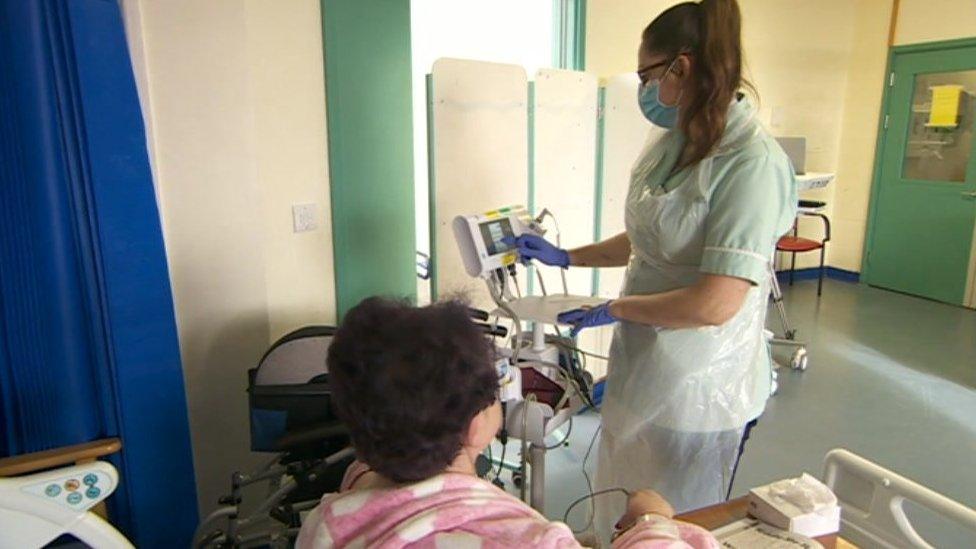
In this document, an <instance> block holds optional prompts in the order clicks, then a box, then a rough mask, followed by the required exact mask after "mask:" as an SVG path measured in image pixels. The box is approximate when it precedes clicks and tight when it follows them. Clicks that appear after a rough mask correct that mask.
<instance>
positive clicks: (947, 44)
mask: <svg viewBox="0 0 976 549" xmlns="http://www.w3.org/2000/svg"><path fill="white" fill-rule="evenodd" d="M972 46H976V37H973V38H956V39H954V40H937V41H934V42H919V43H916V44H904V45H901V46H894V47H892V48H891V53H918V52H921V51H932V50H944V49H950V48H968V47H972Z"/></svg>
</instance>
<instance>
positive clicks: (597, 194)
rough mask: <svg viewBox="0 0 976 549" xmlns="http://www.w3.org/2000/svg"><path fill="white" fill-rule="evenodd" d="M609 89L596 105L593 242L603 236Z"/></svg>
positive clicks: (596, 286) (596, 287)
mask: <svg viewBox="0 0 976 549" xmlns="http://www.w3.org/2000/svg"><path fill="white" fill-rule="evenodd" d="M606 101H607V89H606V88H602V87H601V88H600V89H598V90H597V105H596V169H595V170H594V171H595V172H596V173H594V174H593V242H599V241H600V240H601V239H602V238H603V227H602V225H603V147H604V121H605V117H604V115H603V113H604V106H605V105H606ZM591 293H592V295H594V296H597V295H600V269H593V289H592V292H591Z"/></svg>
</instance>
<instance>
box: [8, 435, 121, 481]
mask: <svg viewBox="0 0 976 549" xmlns="http://www.w3.org/2000/svg"><path fill="white" fill-rule="evenodd" d="M121 449H122V441H121V440H119V439H117V438H105V439H101V440H95V441H92V442H85V443H83V444H75V445H73V446H64V447H62V448H54V449H51V450H44V451H41V452H32V453H30V454H22V455H19V456H11V457H7V458H2V459H0V477H12V476H16V475H23V474H24V473H33V472H35V471H43V470H45V469H52V468H54V467H60V466H62V465H70V464H74V463H85V462H89V461H94V460H96V459H98V458H100V457H105V456H108V455H111V454H114V453H116V452H118V451H119V450H121Z"/></svg>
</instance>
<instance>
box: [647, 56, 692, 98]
mask: <svg viewBox="0 0 976 549" xmlns="http://www.w3.org/2000/svg"><path fill="white" fill-rule="evenodd" d="M681 55H682V54H681V53H679V54H678V55H676V56H674V58H673V59H671V60H667V59H665V60H664V61H658V62H657V63H651V64H650V65H647V66H646V67H642V68H639V69H637V78H639V79H640V87H641V90H644V89H645V88H648V87H650V85H651V84H652V83H653V82H654V81H658V82H660V81H661V80H663V79H664V76H665V75H667V74H668V71H670V70H671V67H673V66H674V64H675V63H676V62H677V61H678V57H679V56H681ZM664 66H667V67H668V68H667V70H665V71H664V74H662V75H661V76H660V77H658V78H650V75H648V73H649V72H651V71H653V70H654V69H659V68H661V67H664Z"/></svg>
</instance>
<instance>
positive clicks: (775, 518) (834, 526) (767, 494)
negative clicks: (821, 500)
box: [749, 479, 840, 538]
mask: <svg viewBox="0 0 976 549" xmlns="http://www.w3.org/2000/svg"><path fill="white" fill-rule="evenodd" d="M797 480H799V479H797ZM780 482H783V481H780ZM774 484H777V483H773V484H769V485H766V486H760V487H759V488H753V489H752V490H750V491H749V514H750V515H752V516H754V517H756V518H757V519H759V520H761V521H763V522H765V523H767V524H771V525H773V526H775V527H777V528H780V529H783V530H787V531H789V532H794V533H797V534H801V535H804V536H807V537H811V538H815V537H817V536H824V535H827V534H833V533H836V532H837V531H839V530H840V506H838V505H837V504H836V503H833V504H830V505H827V506H825V507H822V508H819V509H817V510H815V511H805V510H804V509H802V508H800V507H799V506H798V505H796V504H795V503H794V502H791V501H789V500H788V499H784V498H783V497H780V496H778V495H776V491H775V490H774V489H773V485H774ZM823 489H825V490H828V488H827V487H826V486H824V487H823Z"/></svg>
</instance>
